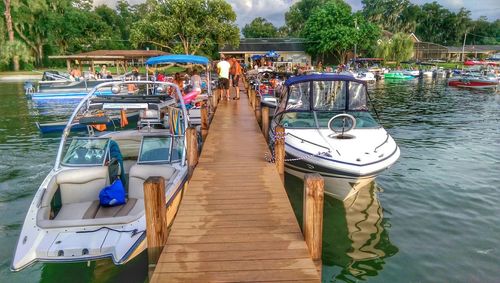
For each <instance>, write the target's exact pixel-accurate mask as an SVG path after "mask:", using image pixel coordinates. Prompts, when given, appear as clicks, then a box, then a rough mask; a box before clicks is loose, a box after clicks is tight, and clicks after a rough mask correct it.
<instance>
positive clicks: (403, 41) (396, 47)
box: [391, 32, 413, 65]
mask: <svg viewBox="0 0 500 283" xmlns="http://www.w3.org/2000/svg"><path fill="white" fill-rule="evenodd" d="M412 53H413V40H412V39H411V37H410V36H409V35H408V34H405V33H401V32H399V33H396V34H395V35H394V36H393V37H392V43H391V56H392V59H393V60H394V61H396V64H397V65H399V63H400V62H402V61H406V60H409V59H410V58H411V56H412Z"/></svg>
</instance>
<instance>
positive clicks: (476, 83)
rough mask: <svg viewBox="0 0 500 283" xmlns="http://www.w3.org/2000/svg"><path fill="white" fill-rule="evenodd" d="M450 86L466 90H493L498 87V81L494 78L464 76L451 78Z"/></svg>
mask: <svg viewBox="0 0 500 283" xmlns="http://www.w3.org/2000/svg"><path fill="white" fill-rule="evenodd" d="M448 85H449V86H454V87H464V88H475V89H492V88H496V87H498V79H497V78H496V77H494V76H474V75H462V76H458V77H453V78H450V79H449V80H448Z"/></svg>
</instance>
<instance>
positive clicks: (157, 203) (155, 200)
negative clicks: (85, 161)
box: [144, 177, 168, 266]
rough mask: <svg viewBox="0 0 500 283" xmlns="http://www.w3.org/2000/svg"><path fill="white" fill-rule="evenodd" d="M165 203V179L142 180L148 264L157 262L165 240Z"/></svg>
mask: <svg viewBox="0 0 500 283" xmlns="http://www.w3.org/2000/svg"><path fill="white" fill-rule="evenodd" d="M165 203H166V202H165V179H163V177H149V178H148V179H147V180H146V181H145V182H144V210H145V215H146V231H147V233H146V238H147V244H148V261H149V265H150V266H154V265H156V263H157V262H158V259H159V258H160V254H161V251H162V249H163V246H164V245H165V242H166V240H167V230H168V223H167V208H166V206H165Z"/></svg>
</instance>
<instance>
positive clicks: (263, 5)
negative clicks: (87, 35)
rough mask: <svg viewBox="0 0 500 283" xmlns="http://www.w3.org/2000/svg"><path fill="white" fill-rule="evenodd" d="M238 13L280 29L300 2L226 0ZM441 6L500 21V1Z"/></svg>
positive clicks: (242, 19)
mask: <svg viewBox="0 0 500 283" xmlns="http://www.w3.org/2000/svg"><path fill="white" fill-rule="evenodd" d="M226 1H227V2H228V3H229V4H231V6H232V7H233V9H234V11H235V12H236V15H237V19H236V23H237V24H238V26H239V27H243V26H245V24H248V23H250V22H251V21H252V20H253V19H255V18H257V17H263V18H265V19H267V20H268V21H270V22H271V23H273V24H274V25H275V26H277V27H280V26H282V25H283V24H284V23H285V12H286V11H288V9H289V8H290V6H291V5H292V4H293V3H295V2H297V1H298V0H226ZM345 1H346V2H347V3H349V4H350V5H351V6H352V8H353V10H354V11H357V10H360V9H362V8H363V5H362V4H361V0H345ZM433 1H436V0H411V2H412V3H415V4H418V5H422V4H424V3H430V2H433ZM128 2H129V3H130V4H137V3H143V2H145V0H129V1H128ZM437 2H438V3H439V4H441V5H442V6H444V7H445V8H447V9H450V10H452V11H454V12H456V11H458V10H459V9H460V8H462V7H465V8H466V9H468V10H470V11H471V14H472V18H479V17H480V16H486V17H488V19H489V20H496V19H500V1H499V0H475V1H470V0H467V1H464V0H440V1H439V0H438V1H437ZM94 4H95V5H100V4H106V5H108V6H110V7H115V6H116V0H95V1H94ZM483 7H487V8H483Z"/></svg>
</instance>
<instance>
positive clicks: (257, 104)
mask: <svg viewBox="0 0 500 283" xmlns="http://www.w3.org/2000/svg"><path fill="white" fill-rule="evenodd" d="M255 117H256V118H257V123H259V125H260V123H261V122H262V111H261V109H260V96H257V97H256V98H255Z"/></svg>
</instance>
